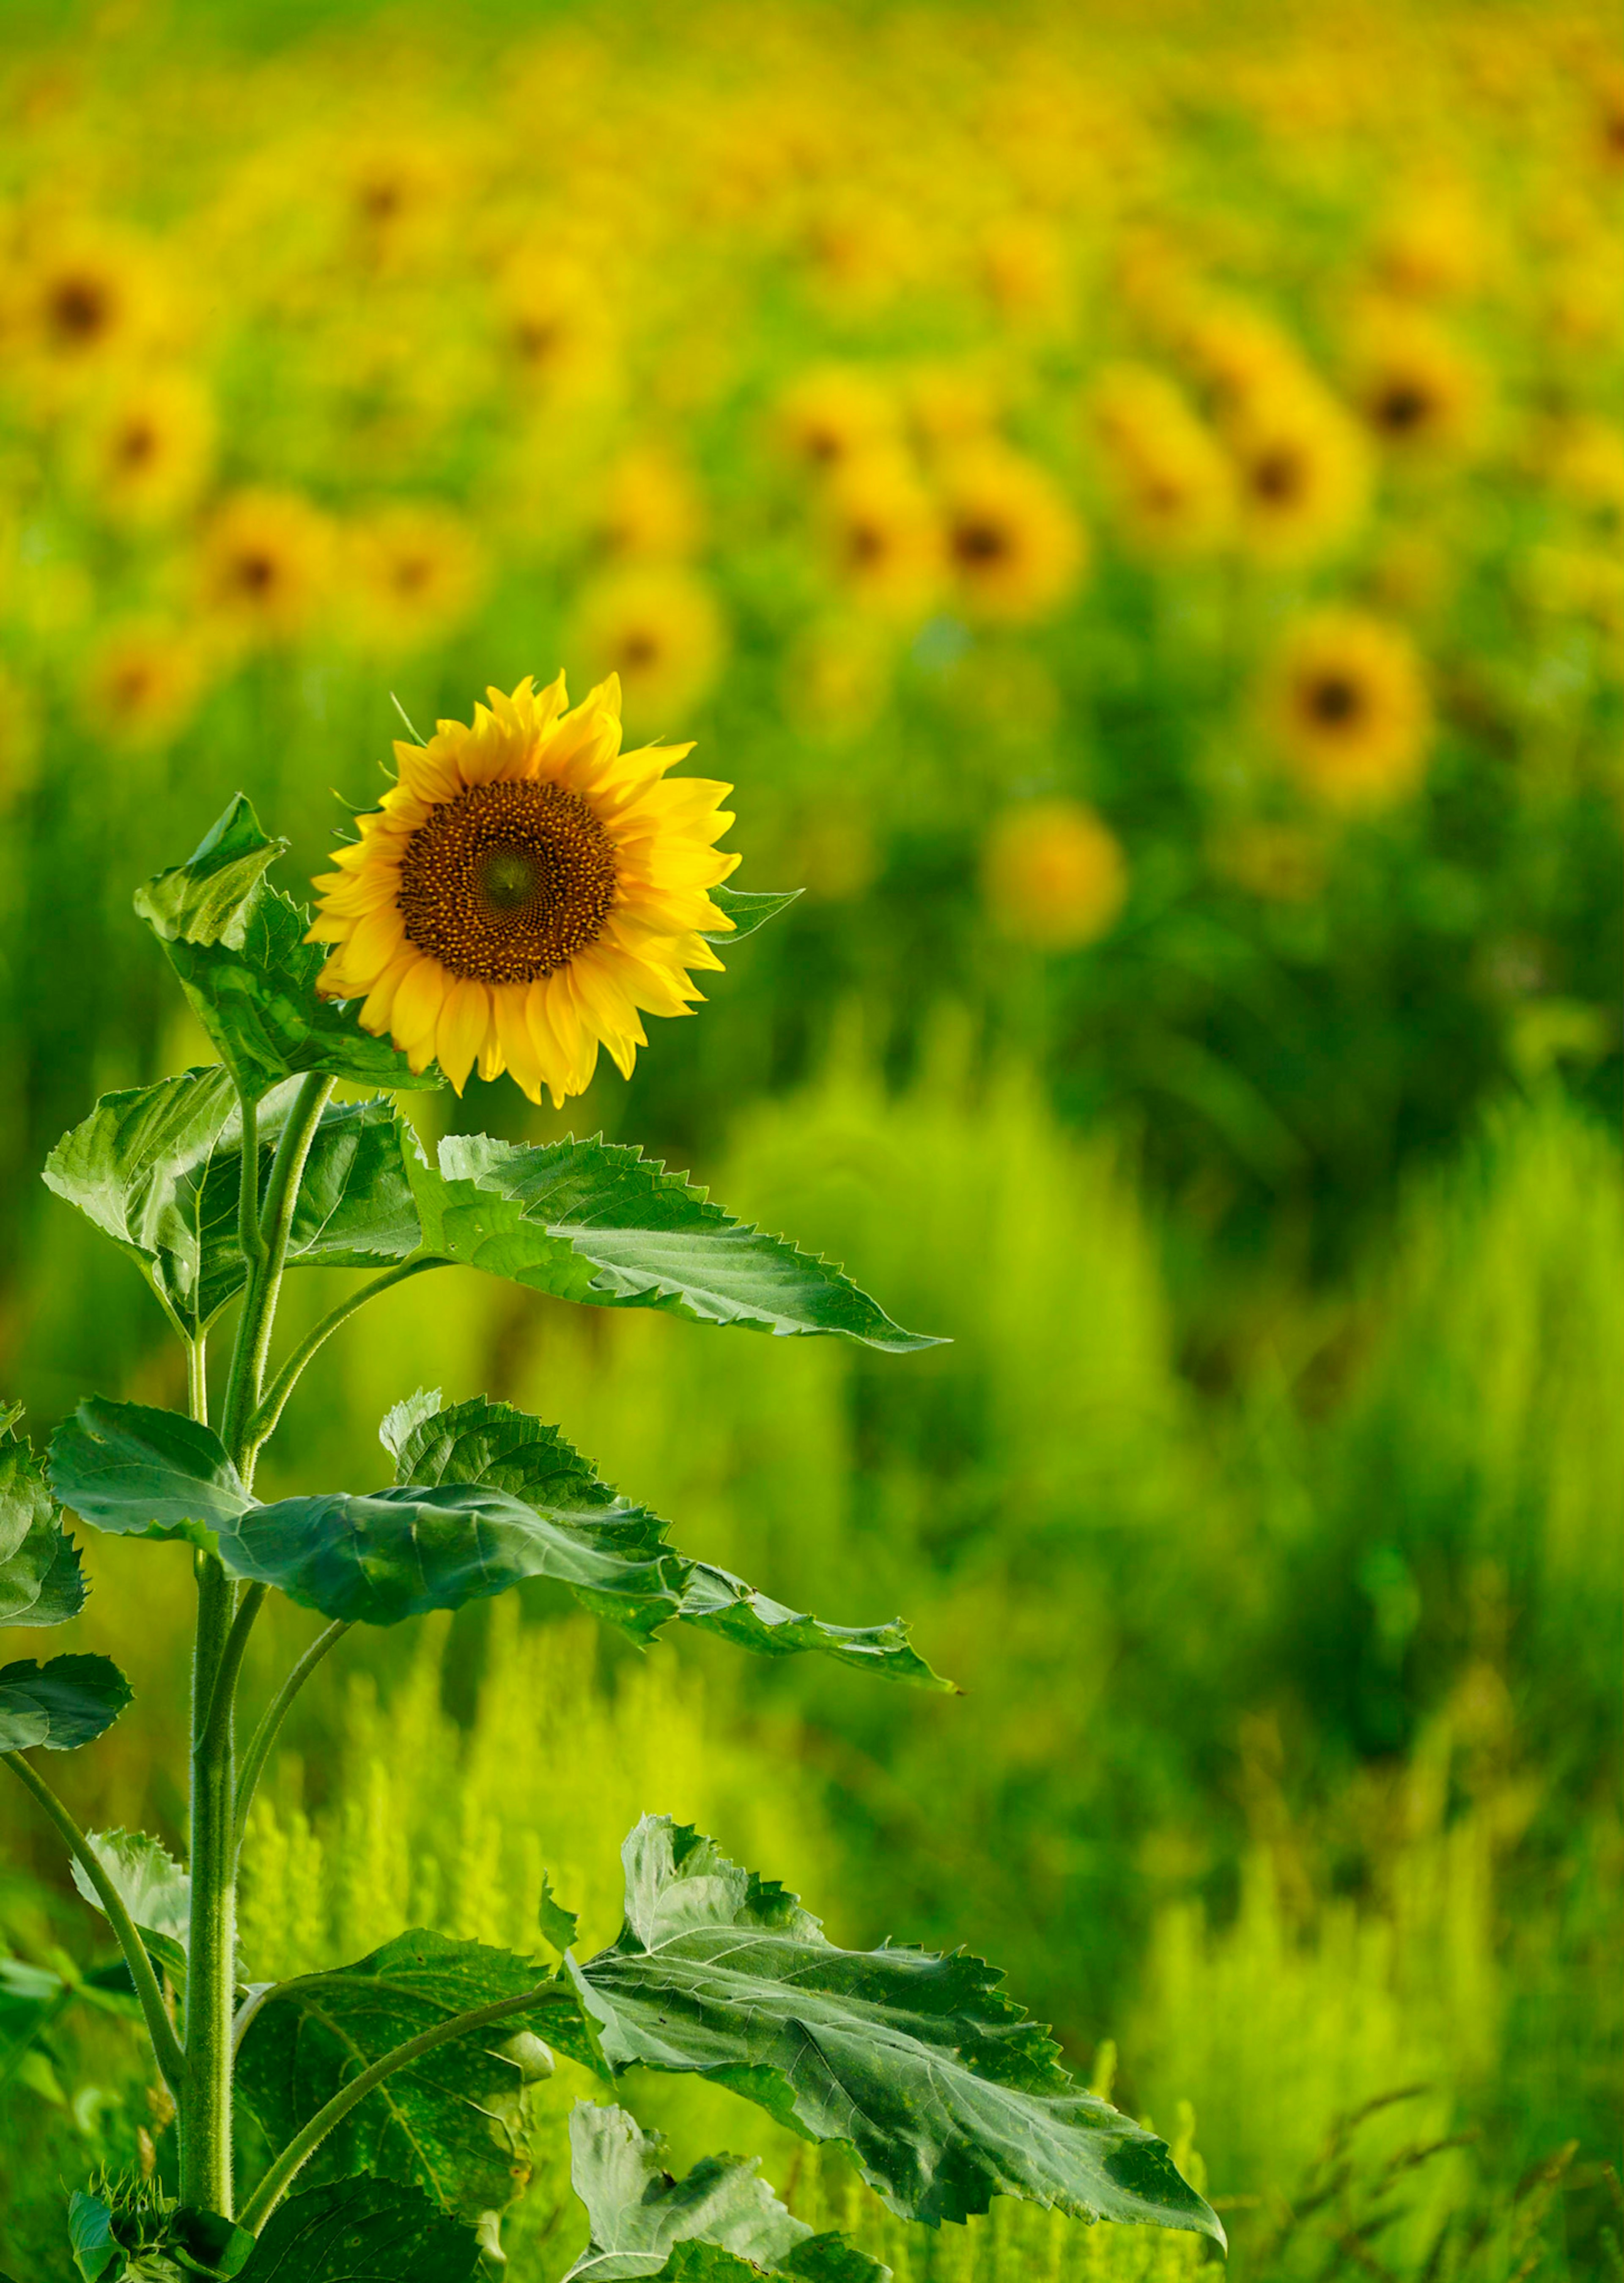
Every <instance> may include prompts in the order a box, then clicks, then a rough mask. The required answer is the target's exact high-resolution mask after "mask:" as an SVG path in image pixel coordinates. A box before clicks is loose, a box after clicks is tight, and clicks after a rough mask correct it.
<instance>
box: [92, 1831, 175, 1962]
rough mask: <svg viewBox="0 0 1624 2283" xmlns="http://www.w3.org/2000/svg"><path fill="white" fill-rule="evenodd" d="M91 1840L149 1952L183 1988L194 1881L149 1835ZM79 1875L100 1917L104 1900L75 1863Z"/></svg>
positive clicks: (101, 1835) (102, 1834) (96, 1835)
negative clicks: (99, 1912)
mask: <svg viewBox="0 0 1624 2283" xmlns="http://www.w3.org/2000/svg"><path fill="white" fill-rule="evenodd" d="M87 1837H88V1838H89V1843H90V1845H91V1848H92V1849H93V1850H94V1851H95V1855H96V1859H97V1862H98V1863H99V1864H100V1865H101V1866H102V1868H103V1870H104V1871H105V1873H106V1874H107V1876H108V1877H109V1878H110V1879H111V1880H112V1882H113V1886H114V1887H115V1888H116V1889H117V1890H118V1893H119V1895H120V1897H121V1898H122V1901H123V1904H124V1907H125V1909H126V1910H127V1911H128V1913H129V1915H130V1918H131V1920H132V1921H133V1922H134V1925H135V1927H136V1931H137V1932H138V1933H139V1934H140V1936H142V1939H143V1941H144V1943H145V1945H146V1948H147V1950H148V1952H150V1953H151V1955H152V1957H153V1958H154V1959H155V1960H157V1961H158V1963H159V1965H160V1966H161V1967H163V1968H164V1970H165V1971H166V1972H167V1974H169V1975H171V1976H172V1977H173V1978H174V1979H175V1981H176V1982H177V1983H181V1982H183V1980H184V1978H185V1972H186V1943H187V1938H188V1935H189V1932H190V1908H191V1880H190V1877H189V1875H188V1874H187V1873H186V1872H185V1871H183V1869H182V1868H181V1866H180V1865H179V1864H178V1863H177V1862H176V1861H175V1858H174V1856H173V1855H171V1854H170V1852H169V1851H168V1849H167V1847H166V1846H165V1845H164V1844H163V1843H162V1841H161V1840H158V1839H153V1838H152V1837H151V1836H150V1835H148V1834H147V1833H146V1832H144V1831H92V1832H89V1833H88V1834H87ZM73 1872H74V1886H76V1887H77V1888H78V1890H79V1891H80V1893H81V1894H82V1896H83V1897H84V1898H85V1900H86V1902H87V1903H89V1904H91V1905H93V1906H94V1908H96V1909H97V1910H98V1911H99V1910H100V1909H101V1908H102V1899H101V1897H100V1896H99V1895H98V1894H97V1891H96V1890H95V1888H94V1887H93V1886H92V1885H91V1883H90V1880H89V1874H88V1873H87V1872H86V1871H85V1869H84V1866H83V1865H82V1864H81V1863H79V1862H77V1861H75V1862H74V1866H73Z"/></svg>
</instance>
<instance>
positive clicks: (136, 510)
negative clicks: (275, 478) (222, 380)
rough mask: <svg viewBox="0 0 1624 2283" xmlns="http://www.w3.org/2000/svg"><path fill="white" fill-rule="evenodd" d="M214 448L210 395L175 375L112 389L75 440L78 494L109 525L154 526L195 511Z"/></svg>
mask: <svg viewBox="0 0 1624 2283" xmlns="http://www.w3.org/2000/svg"><path fill="white" fill-rule="evenodd" d="M213 457H214V408H213V406H212V405H211V403H210V401H209V397H208V392H207V390H206V388H205V387H204V386H203V385H202V383H201V382H200V381H199V380H198V378H196V376H195V375H194V374H192V373H190V372H185V371H182V370H173V371H167V372H164V371H159V372H149V373H145V374H143V375H142V376H141V378H139V379H136V380H135V381H133V382H130V381H127V382H126V383H125V384H124V385H123V386H121V387H119V388H117V389H114V390H113V391H111V392H110V393H108V394H107V395H106V396H105V398H104V399H103V400H102V401H101V402H100V403H98V404H97V406H96V407H95V408H94V409H93V410H92V411H91V412H90V414H89V417H87V419H86V420H85V422H84V423H83V425H82V427H81V428H80V429H79V431H78V432H77V434H76V435H75V437H74V443H73V446H72V448H71V461H72V469H73V474H74V480H75V482H76V484H77V486H78V488H79V490H80V491H81V492H82V494H83V495H84V496H85V497H86V498H87V499H88V500H89V501H90V502H91V503H93V504H94V505H95V507H96V508H97V510H99V511H100V513H101V514H103V515H104V516H105V518H107V520H108V521H109V522H110V523H119V524H131V525H140V526H154V525H159V524H164V523H167V522H169V521H170V520H171V519H172V518H175V517H176V516H178V515H180V514H181V513H182V512H183V510H185V509H187V508H189V507H190V505H191V503H192V502H193V501H194V500H195V499H196V498H197V495H198V492H199V490H200V489H201V488H202V486H203V483H204V480H205V479H206V476H207V474H208V471H209V464H210V462H211V461H212V459H213Z"/></svg>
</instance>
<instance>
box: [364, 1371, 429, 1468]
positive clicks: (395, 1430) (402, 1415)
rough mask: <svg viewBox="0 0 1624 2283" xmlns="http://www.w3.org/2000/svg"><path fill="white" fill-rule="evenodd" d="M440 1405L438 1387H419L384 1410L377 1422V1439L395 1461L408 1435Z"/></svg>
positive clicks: (398, 1458)
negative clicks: (413, 1392)
mask: <svg viewBox="0 0 1624 2283" xmlns="http://www.w3.org/2000/svg"><path fill="white" fill-rule="evenodd" d="M439 1407H440V1391H439V1388H438V1387H420V1388H419V1389H418V1390H417V1392H416V1395H408V1396H406V1397H404V1398H403V1399H402V1400H401V1401H400V1402H399V1403H397V1404H395V1405H393V1406H392V1408H391V1409H389V1410H388V1411H385V1414H384V1416H383V1418H382V1420H381V1421H380V1422H379V1423H378V1430H377V1439H378V1441H379V1442H380V1443H381V1444H382V1445H383V1446H384V1448H385V1450H386V1451H387V1452H388V1453H389V1455H390V1457H391V1458H392V1459H393V1460H395V1461H397V1462H398V1461H399V1460H400V1453H401V1450H402V1448H403V1446H404V1445H405V1443H406V1440H407V1438H408V1436H409V1435H410V1434H411V1432H412V1430H413V1429H414V1428H416V1427H420V1426H421V1425H422V1424H423V1421H424V1420H425V1419H432V1418H433V1416H434V1414H435V1413H436V1412H437V1411H438V1410H439Z"/></svg>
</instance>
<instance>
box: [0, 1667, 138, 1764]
mask: <svg viewBox="0 0 1624 2283" xmlns="http://www.w3.org/2000/svg"><path fill="white" fill-rule="evenodd" d="M131 1695H132V1691H131V1689H130V1685H129V1683H128V1680H126V1679H125V1678H124V1675H123V1674H122V1673H121V1672H120V1671H119V1668H118V1666H117V1665H116V1664H113V1662H112V1661H111V1659H110V1658H107V1657H105V1656H53V1657H52V1658H51V1661H50V1662H49V1664H35V1662H34V1660H33V1659H32V1658H31V1657H28V1658H24V1659H22V1660H21V1661H19V1663H18V1664H0V1752H28V1751H32V1750H33V1749H35V1746H36V1745H38V1746H42V1747H43V1749H45V1750H46V1751H48V1752H71V1751H73V1750H74V1749H75V1748H76V1747H77V1746H78V1745H80V1744H89V1743H93V1742H94V1741H95V1740H96V1738H97V1736H99V1735H100V1734H102V1732H103V1731H104V1730H105V1729H107V1728H111V1727H112V1726H113V1722H114V1721H115V1720H116V1719H117V1718H118V1717H119V1715H120V1712H121V1711H122V1710H124V1707H125V1706H126V1705H127V1704H128V1703H129V1702H130V1701H131Z"/></svg>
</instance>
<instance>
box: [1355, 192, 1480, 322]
mask: <svg viewBox="0 0 1624 2283" xmlns="http://www.w3.org/2000/svg"><path fill="white" fill-rule="evenodd" d="M1375 266H1376V273H1377V276H1378V277H1379V278H1380V280H1381V282H1382V284H1384V285H1385V286H1386V287H1387V289H1388V290H1389V292H1395V293H1400V294H1403V295H1405V296H1407V297H1409V298H1410V299H1412V300H1418V301H1448V300H1458V299H1460V298H1462V297H1463V296H1465V295H1466V294H1469V293H1472V292H1474V291H1475V290H1476V288H1477V287H1478V286H1479V285H1480V284H1481V283H1482V280H1483V276H1484V272H1485V269H1486V268H1487V266H1488V236H1487V233H1486V231H1485V230H1484V227H1483V222H1482V218H1481V216H1480V214H1479V212H1478V209H1477V207H1476V206H1475V205H1474V204H1473V202H1472V199H1471V198H1470V197H1469V196H1468V194H1467V192H1466V191H1465V188H1464V187H1463V186H1462V185H1461V184H1460V183H1447V182H1419V183H1414V184H1412V186H1411V187H1410V190H1409V191H1408V192H1407V193H1406V194H1405V196H1404V197H1403V199H1400V200H1399V201H1398V202H1397V203H1396V204H1395V206H1393V208H1392V209H1391V211H1390V212H1389V214H1388V215H1387V220H1386V222H1384V223H1383V224H1382V226H1381V228H1380V230H1379V231H1378V232H1377V237H1376V245H1375Z"/></svg>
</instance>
